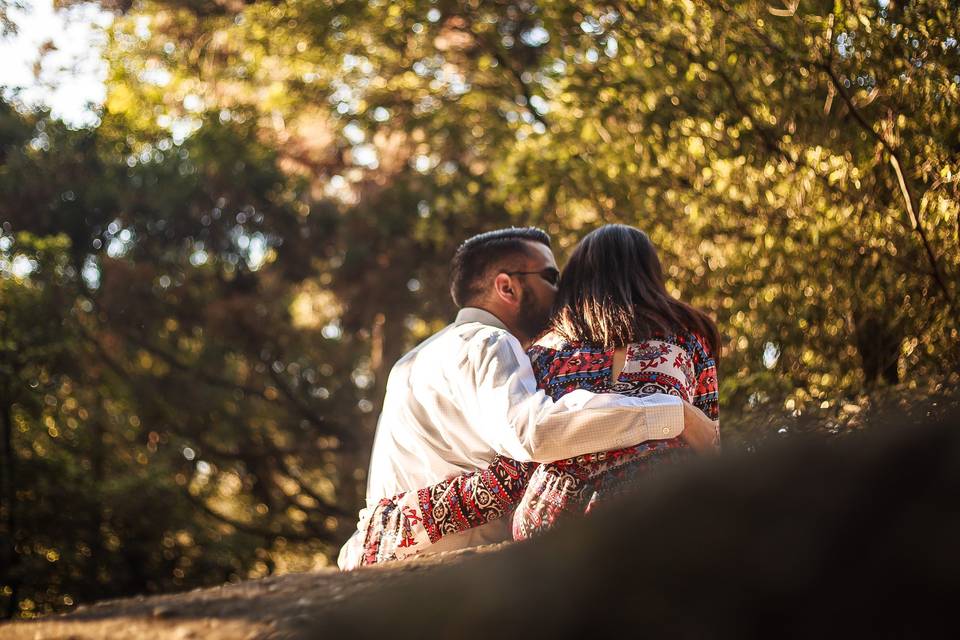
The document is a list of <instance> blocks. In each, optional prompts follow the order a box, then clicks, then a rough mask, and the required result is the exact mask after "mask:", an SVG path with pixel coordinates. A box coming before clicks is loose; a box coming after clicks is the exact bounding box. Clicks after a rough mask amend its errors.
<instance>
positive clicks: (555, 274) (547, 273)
mask: <svg viewBox="0 0 960 640" xmlns="http://www.w3.org/2000/svg"><path fill="white" fill-rule="evenodd" d="M543 279H544V280H546V281H547V282H549V283H550V284H552V285H553V286H557V283H558V282H560V272H559V271H557V270H556V269H545V270H544V272H543Z"/></svg>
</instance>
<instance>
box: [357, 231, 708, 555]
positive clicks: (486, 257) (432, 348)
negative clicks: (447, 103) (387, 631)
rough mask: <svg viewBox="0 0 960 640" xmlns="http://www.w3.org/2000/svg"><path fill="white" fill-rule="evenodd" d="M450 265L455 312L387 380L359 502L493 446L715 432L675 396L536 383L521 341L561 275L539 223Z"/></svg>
mask: <svg viewBox="0 0 960 640" xmlns="http://www.w3.org/2000/svg"><path fill="white" fill-rule="evenodd" d="M451 271H452V273H451V289H450V293H451V295H452V297H453V300H454V302H455V303H456V304H457V306H458V307H460V312H459V313H458V314H457V318H456V320H455V321H454V323H453V324H451V325H449V326H448V327H446V328H444V329H443V330H441V331H440V332H439V333H437V334H435V335H434V336H432V337H431V338H429V339H428V340H426V341H425V342H423V343H421V344H420V345H419V346H417V347H416V348H414V349H413V350H412V351H410V352H409V353H407V354H406V355H404V356H403V357H402V358H401V359H400V360H399V361H398V362H397V363H396V365H394V367H393V370H392V371H391V372H390V377H389V378H388V380H387V392H386V397H385V399H384V405H383V412H382V413H381V415H380V421H379V423H378V425H377V434H376V438H375V440H374V445H373V454H372V457H371V461H370V471H369V475H368V484H367V506H368V509H369V508H370V507H372V506H374V505H376V504H377V503H378V501H380V500H381V499H382V498H388V497H390V496H395V495H397V494H400V493H403V492H408V491H415V490H417V489H419V488H421V487H426V486H429V485H432V484H435V483H437V482H439V481H442V480H444V479H446V478H450V477H453V476H456V475H459V474H461V473H463V472H464V471H475V470H478V469H481V468H484V467H486V466H487V465H488V464H489V463H490V461H491V460H492V459H493V458H494V457H495V456H497V455H500V456H506V457H508V458H512V459H515V460H518V461H523V462H526V461H534V462H550V461H553V460H559V459H563V458H569V457H573V456H578V455H582V454H585V453H591V452H595V451H608V450H612V449H619V448H622V447H625V446H628V445H632V444H635V443H637V442H642V441H646V440H655V439H668V438H674V437H677V436H678V435H681V432H682V435H684V437H686V438H687V439H688V441H689V442H690V444H691V445H693V446H695V447H700V446H702V447H704V448H706V447H707V446H709V443H710V442H712V439H713V434H714V425H713V423H712V422H711V421H709V420H708V419H707V418H706V416H704V415H703V414H701V413H700V412H699V411H697V410H696V409H694V408H693V407H692V406H689V405H684V403H682V402H681V401H680V400H679V399H678V398H675V397H673V396H667V395H661V394H655V395H651V396H648V397H645V398H631V397H625V396H620V395H616V394H593V393H590V392H588V391H585V390H577V391H573V392H571V393H569V394H567V395H565V396H563V397H562V398H561V399H559V400H557V401H554V400H552V399H551V398H550V397H549V396H547V395H546V394H545V393H544V392H543V391H539V390H537V385H536V381H535V379H534V374H533V370H532V368H531V366H530V362H529V360H528V359H527V356H526V354H525V353H524V348H525V347H526V346H528V345H529V344H530V342H531V341H532V340H534V339H535V338H536V336H537V335H538V334H539V333H540V332H541V331H542V330H543V328H544V327H545V326H546V323H547V321H548V319H549V314H550V309H551V306H552V304H553V298H554V296H555V294H556V285H557V281H558V277H559V270H558V269H557V264H556V260H555V259H554V256H553V253H552V251H551V250H550V238H549V236H547V234H546V233H544V232H543V231H541V230H539V229H534V228H510V229H501V230H497V231H491V232H488V233H483V234H480V235H478V236H474V237H473V238H470V239H469V240H467V241H466V242H464V243H463V245H461V246H460V248H459V249H458V250H457V253H456V255H455V256H454V258H453V263H452V269H451ZM685 420H686V422H687V425H686V426H687V428H686V429H685V428H684V423H685ZM506 520H507V519H502V520H496V521H493V522H488V523H486V524H483V525H481V526H478V527H476V528H473V529H470V530H467V531H463V532H461V533H457V534H454V535H450V536H447V537H445V538H443V539H442V540H440V541H438V542H437V543H436V544H434V545H433V546H431V547H430V548H431V550H432V551H440V550H446V549H455V548H462V547H469V546H476V545H479V544H486V543H491V542H499V541H502V540H505V539H507V538H508V537H509V532H508V525H507V522H506ZM362 529H365V527H363V528H362ZM363 536H364V534H363V532H362V531H358V532H357V533H355V534H354V535H353V537H351V539H350V540H349V541H348V542H347V544H345V545H344V547H343V549H342V550H341V553H340V560H339V564H340V566H341V568H352V567H355V566H357V565H358V564H359V563H360V558H361V555H362V548H363V544H364V540H363Z"/></svg>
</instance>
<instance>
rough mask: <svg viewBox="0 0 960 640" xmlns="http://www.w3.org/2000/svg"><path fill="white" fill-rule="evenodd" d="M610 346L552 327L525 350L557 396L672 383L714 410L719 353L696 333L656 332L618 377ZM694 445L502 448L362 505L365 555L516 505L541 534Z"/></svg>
mask: <svg viewBox="0 0 960 640" xmlns="http://www.w3.org/2000/svg"><path fill="white" fill-rule="evenodd" d="M614 352H615V350H614V349H613V348H607V349H605V348H602V347H597V346H594V345H587V344H572V343H566V342H562V341H559V340H557V339H556V338H554V337H551V336H547V337H545V338H544V339H542V340H541V341H539V342H538V343H537V345H535V346H534V347H532V348H531V349H530V350H529V351H528V352H527V353H528V355H529V356H530V359H531V363H532V365H533V371H534V374H535V376H536V378H537V383H538V386H539V388H541V389H543V390H545V391H546V393H548V394H549V395H550V396H551V397H553V398H554V399H558V398H560V397H562V396H563V395H565V394H567V393H570V392H571V391H573V390H575V389H587V390H589V391H592V392H594V393H620V394H623V395H629V396H644V395H649V394H651V393H667V394H671V395H675V396H678V397H680V398H682V399H683V400H686V401H689V402H691V403H692V404H693V405H694V406H696V407H697V408H699V409H700V410H701V411H703V412H704V413H705V414H706V415H707V416H709V417H710V418H711V419H713V420H716V419H717V418H718V406H719V405H718V396H717V370H716V362H715V360H714V358H713V356H712V354H711V353H710V351H709V348H708V347H707V346H706V342H705V341H704V340H703V339H702V338H700V337H699V336H697V335H695V334H693V333H685V334H676V335H659V336H653V337H651V338H650V339H649V340H645V341H643V342H639V343H635V344H631V345H629V346H628V347H627V351H626V358H625V362H624V366H623V370H622V372H621V373H620V374H619V375H618V376H617V378H616V380H613V377H612V373H613V356H614ZM717 439H718V442H719V433H718V434H717ZM688 453H689V451H688V449H687V446H686V444H685V443H684V442H683V441H682V440H681V439H680V438H673V439H670V440H650V441H647V442H643V443H639V444H637V445H635V446H632V447H627V448H624V449H618V450H615V451H604V452H599V453H591V454H587V455H583V456H578V457H576V458H569V459H567V460H559V461H557V462H553V463H550V464H544V465H537V464H535V463H530V462H526V463H524V462H518V461H516V460H512V459H509V458H505V457H503V456H497V457H495V458H494V460H493V461H492V462H491V463H490V465H489V466H488V467H487V468H486V469H481V470H478V471H474V472H470V473H464V474H462V475H460V476H457V477H455V478H452V479H449V480H445V481H443V482H440V483H437V484H435V485H432V486H430V487H425V488H422V489H420V490H419V491H410V492H407V493H403V494H400V495H397V496H393V497H392V498H385V499H383V500H381V501H380V503H379V504H378V505H376V506H375V507H373V508H372V509H366V510H364V513H362V514H361V522H360V528H361V530H365V540H364V560H363V564H375V563H379V562H384V561H388V560H395V559H400V558H404V557H408V556H410V555H413V554H416V553H419V552H420V551H422V550H424V549H426V548H428V547H429V545H431V544H433V543H435V542H437V541H438V540H440V539H441V538H442V537H443V536H445V535H449V534H451V533H456V532H460V531H465V530H467V529H470V528H471V527H476V526H479V525H482V524H485V523H487V522H491V521H493V520H496V519H499V518H502V517H504V516H506V515H509V514H511V513H513V535H514V538H516V539H525V538H529V537H531V536H535V535H537V534H539V533H541V532H543V531H545V530H547V529H549V528H551V527H553V526H555V525H556V524H557V522H558V521H560V520H561V519H563V518H565V517H566V516H571V515H573V516H580V515H583V514H586V513H590V512H591V511H592V510H594V509H596V508H599V507H600V506H602V505H603V504H605V503H607V502H609V501H610V500H611V499H612V498H615V497H616V496H618V495H620V494H622V493H624V492H626V491H628V490H630V489H631V488H633V487H635V486H637V485H638V484H639V483H641V482H642V481H643V479H644V477H645V476H646V475H647V474H649V473H651V472H655V470H656V469H657V467H658V466H660V465H661V464H662V463H664V462H671V461H674V460H676V459H678V458H682V457H684V456H685V455H687V454H688Z"/></svg>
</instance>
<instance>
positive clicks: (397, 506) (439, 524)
mask: <svg viewBox="0 0 960 640" xmlns="http://www.w3.org/2000/svg"><path fill="white" fill-rule="evenodd" d="M534 466H535V465H533V464H532V463H523V462H517V461H515V460H509V459H506V458H503V457H501V456H497V457H496V458H495V459H494V461H493V462H492V463H490V465H489V466H488V467H487V468H486V469H482V470H479V471H473V472H470V473H464V474H461V475H459V476H456V477H454V478H451V479H449V480H445V481H443V482H438V483H437V484H434V485H432V486H429V487H426V488H423V489H420V490H419V491H408V492H406V493H401V494H399V495H396V496H394V497H392V498H386V499H383V500H381V501H380V502H379V503H378V504H377V505H376V506H375V507H373V508H371V509H364V510H363V511H362V512H361V514H360V523H359V524H358V532H357V533H355V534H354V536H353V537H352V538H351V541H352V546H351V548H350V550H349V551H347V546H344V550H345V551H344V553H342V554H341V559H340V567H341V568H342V569H353V568H356V567H357V566H361V565H368V564H377V563H381V562H386V561H390V560H402V559H403V558H406V557H409V556H411V555H415V554H417V553H419V552H421V551H423V550H424V549H425V548H426V547H429V546H430V545H432V544H434V543H435V542H437V541H438V540H440V538H442V537H443V536H446V535H449V534H451V533H458V532H460V531H466V530H467V529H470V528H472V527H477V526H480V525H482V524H486V523H487V522H492V521H493V520H496V519H498V518H501V517H502V516H504V515H506V514H509V513H511V512H512V511H513V508H514V506H516V504H517V502H518V501H519V500H520V497H521V496H522V495H523V492H524V490H525V489H526V486H527V480H528V479H529V477H530V472H531V471H532V470H533V467H534ZM360 540H362V545H360V544H359V541H360Z"/></svg>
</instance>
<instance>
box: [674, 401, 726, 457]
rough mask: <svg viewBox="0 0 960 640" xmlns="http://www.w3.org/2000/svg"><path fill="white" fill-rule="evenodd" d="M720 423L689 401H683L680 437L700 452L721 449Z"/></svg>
mask: <svg viewBox="0 0 960 640" xmlns="http://www.w3.org/2000/svg"><path fill="white" fill-rule="evenodd" d="M719 424H720V423H719V422H716V421H714V420H711V419H710V418H708V417H707V416H706V414H705V413H704V412H703V411H700V409H697V408H696V407H695V406H693V405H692V404H690V403H689V402H684V403H683V432H682V433H681V434H680V437H681V438H682V439H683V441H684V442H686V443H687V444H688V445H690V446H691V447H692V448H693V449H694V450H695V451H697V452H698V453H705V452H707V453H709V452H713V451H716V450H717V449H719V445H720V443H719V442H718V439H717V428H718V427H719Z"/></svg>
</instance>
